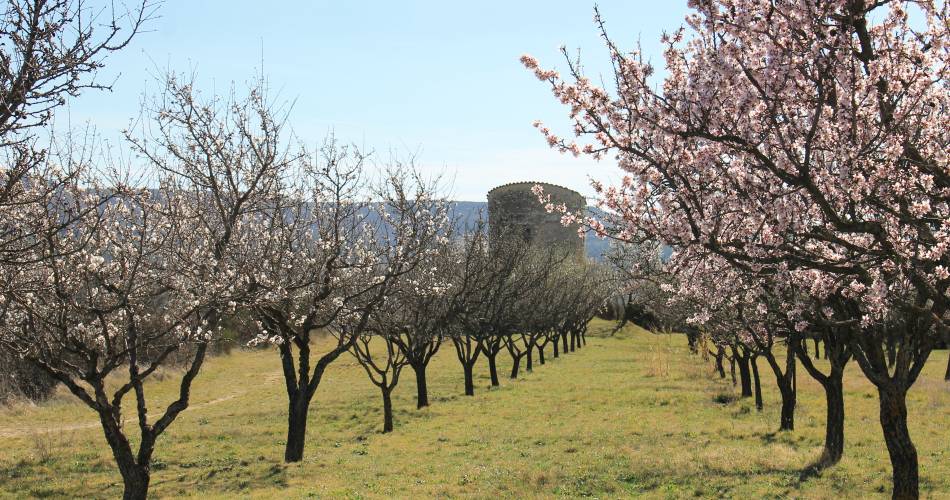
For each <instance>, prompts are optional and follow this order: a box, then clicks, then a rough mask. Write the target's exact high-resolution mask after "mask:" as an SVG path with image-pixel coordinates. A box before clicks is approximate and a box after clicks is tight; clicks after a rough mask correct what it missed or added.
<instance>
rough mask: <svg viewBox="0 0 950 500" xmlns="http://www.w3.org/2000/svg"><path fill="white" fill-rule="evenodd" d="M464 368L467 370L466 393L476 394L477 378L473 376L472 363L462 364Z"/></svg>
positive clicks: (469, 394) (468, 394)
mask: <svg viewBox="0 0 950 500" xmlns="http://www.w3.org/2000/svg"><path fill="white" fill-rule="evenodd" d="M462 370H463V371H465V395H466V396H474V395H475V380H474V378H473V377H472V365H469V364H462Z"/></svg>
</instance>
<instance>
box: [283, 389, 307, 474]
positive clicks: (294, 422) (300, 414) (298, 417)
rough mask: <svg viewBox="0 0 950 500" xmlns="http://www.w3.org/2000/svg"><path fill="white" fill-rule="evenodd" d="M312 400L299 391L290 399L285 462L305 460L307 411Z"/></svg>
mask: <svg viewBox="0 0 950 500" xmlns="http://www.w3.org/2000/svg"><path fill="white" fill-rule="evenodd" d="M309 407H310V398H307V397H306V395H305V394H303V393H301V391H298V392H297V394H295V395H294V396H293V397H291V398H290V403H289V405H288V413H287V415H288V418H287V444H286V445H285V446H284V461H285V462H288V463H291V462H299V461H301V460H302V459H303V448H304V443H305V442H306V439H307V410H308V409H309Z"/></svg>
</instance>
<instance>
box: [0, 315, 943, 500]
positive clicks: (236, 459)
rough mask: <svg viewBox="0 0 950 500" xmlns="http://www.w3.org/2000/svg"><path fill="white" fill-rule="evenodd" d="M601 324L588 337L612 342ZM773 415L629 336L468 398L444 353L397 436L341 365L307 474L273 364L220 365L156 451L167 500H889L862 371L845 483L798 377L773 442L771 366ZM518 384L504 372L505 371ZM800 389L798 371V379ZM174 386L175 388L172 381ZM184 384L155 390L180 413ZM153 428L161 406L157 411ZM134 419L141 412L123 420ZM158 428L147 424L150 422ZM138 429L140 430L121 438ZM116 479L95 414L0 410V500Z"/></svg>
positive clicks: (406, 399)
mask: <svg viewBox="0 0 950 500" xmlns="http://www.w3.org/2000/svg"><path fill="white" fill-rule="evenodd" d="M607 326H608V325H607V324H606V323H600V322H598V323H595V324H594V325H593V328H592V330H593V331H594V332H597V331H602V330H604V329H606V328H607ZM946 355H947V353H946V351H938V352H935V353H934V356H933V358H932V360H931V363H930V365H929V366H927V367H926V369H925V371H924V373H923V374H922V375H921V377H920V380H919V382H918V383H917V384H916V386H915V387H914V389H913V390H912V391H911V393H910V396H909V400H910V401H909V411H910V420H911V421H910V426H911V433H912V435H913V437H914V440H915V442H916V444H917V447H918V452H919V455H920V465H921V488H922V493H923V494H924V496H926V497H930V498H950V425H948V424H950V384H948V383H945V382H944V381H943V380H942V374H943V369H944V367H945V363H946V357H945V356H946ZM760 368H761V373H762V376H763V383H764V390H765V403H766V409H765V411H764V412H762V413H758V412H756V411H755V408H754V406H753V405H752V402H751V401H749V400H735V399H734V398H733V397H731V395H732V394H733V391H734V389H733V387H732V384H731V383H727V382H723V381H720V380H719V379H718V378H716V377H714V376H713V374H712V365H711V364H710V363H704V362H703V361H702V360H701V359H700V358H699V357H694V356H690V355H689V354H688V351H687V349H686V341H685V338H684V337H682V336H666V335H659V336H656V335H651V334H648V333H644V332H643V331H641V330H636V329H633V328H631V329H627V330H625V331H624V332H621V333H620V334H619V335H617V336H615V337H612V338H595V337H592V338H590V339H589V342H588V345H587V347H585V348H583V349H581V350H579V351H578V352H575V353H572V354H569V355H567V356H566V357H562V358H561V359H558V360H551V359H549V362H548V364H547V365H544V366H536V367H535V371H534V373H530V374H523V376H522V378H520V379H518V380H515V381H511V380H507V379H504V380H503V381H502V387H501V388H499V389H496V390H488V385H489V383H488V378H487V368H486V367H485V366H484V364H483V363H480V366H479V370H480V371H479V373H478V378H477V380H476V396H475V397H473V398H469V397H465V396H462V395H461V393H462V392H463V391H462V376H461V369H460V368H459V366H458V363H457V361H456V360H455V357H454V352H453V351H452V348H451V346H449V345H447V346H444V347H443V350H442V351H441V352H440V354H439V355H438V356H437V358H436V359H435V360H434V361H433V365H432V367H431V369H430V382H429V386H430V391H431V395H430V398H431V401H432V407H431V408H429V409H425V410H422V411H418V410H416V409H415V404H414V394H415V386H414V379H413V377H412V373H411V372H410V371H408V370H407V371H406V372H405V373H404V374H403V379H402V383H401V384H400V386H399V387H398V388H397V392H396V397H395V407H396V430H395V432H393V433H392V434H388V435H383V434H380V433H379V429H380V428H381V425H382V416H381V412H380V407H381V402H380V398H379V394H378V392H377V390H376V388H375V387H374V386H372V385H371V384H370V383H369V382H368V381H367V380H366V375H365V373H364V372H363V371H362V369H361V368H360V367H359V366H358V365H357V364H356V363H355V360H353V359H352V358H351V357H349V356H344V357H341V358H340V359H339V360H338V361H337V362H336V363H334V364H333V365H331V367H330V369H329V370H328V372H327V375H326V379H325V382H324V383H323V385H321V387H320V389H319V390H318V392H317V395H316V397H315V399H314V402H313V406H312V408H311V416H310V424H309V429H308V442H307V449H306V452H305V459H304V461H303V462H302V463H299V464H294V465H285V464H283V463H282V461H281V458H282V456H283V444H284V432H285V427H284V425H285V411H286V407H285V406H286V395H285V393H284V390H283V386H282V380H281V375H280V371H279V366H278V358H277V355H276V354H275V353H274V352H272V351H250V352H245V351H239V350H235V351H234V352H233V354H232V355H230V356H222V357H218V358H214V359H211V360H210V361H209V362H208V363H207V365H206V366H205V368H204V369H203V370H202V374H201V375H200V376H199V378H198V380H197V383H196V385H195V389H194V393H193V399H192V405H193V407H192V408H190V409H188V410H187V411H186V412H184V413H183V414H182V415H181V416H180V417H179V419H178V421H176V422H175V423H174V424H173V425H172V427H171V428H170V429H169V431H168V432H167V433H166V434H165V435H164V436H162V437H161V438H160V440H159V442H158V445H157V451H156V453H155V464H154V466H153V473H152V493H153V496H155V497H178V496H191V495H193V496H200V497H202V498H207V497H219V498H231V497H235V496H237V497H256V498H267V497H275V496H280V497H291V498H321V497H338V498H374V497H376V498H379V497H403V498H407V497H420V496H425V497H430V496H446V497H482V498H488V497H495V498H541V497H553V496H563V497H580V496H591V497H601V498H604V497H608V498H614V497H629V496H640V495H642V496H647V497H659V498H667V497H669V498H679V497H713V496H715V497H721V496H724V497H754V498H760V497H773V498H778V497H783V498H784V497H807V498H840V497H851V498H858V497H884V496H886V495H887V494H888V492H889V488H890V486H889V483H890V479H889V477H890V465H889V462H888V460H887V453H886V450H885V447H884V442H883V438H882V436H881V431H880V427H879V425H878V420H877V396H876V392H875V391H874V389H873V387H872V386H871V385H870V383H868V382H867V381H866V380H864V378H863V377H862V376H861V374H860V372H859V370H858V368H857V366H855V365H854V363H851V364H850V365H849V368H848V372H847V375H846V379H845V390H846V402H845V404H846V413H847V420H846V422H845V425H846V428H845V435H846V448H845V458H844V460H843V461H842V462H841V464H840V465H838V466H836V467H835V468H833V469H831V470H829V471H826V472H825V473H824V474H823V475H822V476H821V477H817V478H812V479H809V480H807V481H805V482H801V481H800V480H799V473H800V471H801V469H802V468H803V467H804V466H805V465H806V464H808V463H809V462H810V461H812V460H813V459H815V458H816V457H817V456H818V454H819V453H820V449H821V444H822V436H823V420H824V411H825V409H824V402H823V398H822V392H821V390H820V388H819V386H818V385H817V384H816V383H814V382H813V381H811V380H810V379H808V378H807V377H806V376H805V375H804V373H800V374H799V377H800V378H799V408H798V412H797V415H796V424H797V426H798V429H796V430H795V431H794V432H792V433H782V434H777V433H775V432H774V431H775V429H776V428H777V426H778V406H779V404H778V403H779V399H778V398H779V396H778V391H777V389H775V388H774V381H773V377H772V374H771V371H770V370H769V369H768V367H767V366H766V364H765V363H764V362H761V363H760ZM500 369H502V370H503V372H502V373H507V360H506V362H505V363H503V366H502V367H500ZM801 371H802V372H804V370H801ZM172 375H174V374H172ZM176 381H177V378H176V377H173V376H170V377H167V378H166V379H165V380H163V381H157V382H154V383H152V384H151V385H150V386H149V387H148V389H149V391H150V394H153V395H154V397H156V398H157V399H162V400H165V401H167V400H169V399H170V398H171V397H172V396H173V393H174V390H175V389H176V386H175V382H176ZM153 408H155V409H153V410H152V411H153V413H157V411H158V410H157V406H156V405H153ZM129 411H131V409H130V410H129ZM153 418H154V415H153ZM128 425H129V427H130V429H131V426H132V425H133V424H132V423H131V422H130V423H129V424H128ZM120 494H121V480H120V478H119V475H118V473H117V472H116V470H115V466H114V465H113V461H112V458H111V455H110V454H109V451H108V448H107V447H106V445H105V442H104V440H103V438H102V436H101V431H100V430H99V428H98V426H97V424H96V419H95V416H94V414H93V413H92V412H91V410H88V409H87V408H86V407H85V406H83V405H81V404H80V403H78V402H77V401H76V400H74V399H72V398H71V397H69V396H68V395H66V394H62V395H59V396H57V397H56V398H54V399H53V400H52V401H50V402H48V403H44V404H42V405H39V406H26V405H21V406H16V407H14V408H11V409H6V410H0V496H3V497H18V498H20V497H24V496H34V497H84V498H96V497H103V498H114V497H116V496H119V495H120Z"/></svg>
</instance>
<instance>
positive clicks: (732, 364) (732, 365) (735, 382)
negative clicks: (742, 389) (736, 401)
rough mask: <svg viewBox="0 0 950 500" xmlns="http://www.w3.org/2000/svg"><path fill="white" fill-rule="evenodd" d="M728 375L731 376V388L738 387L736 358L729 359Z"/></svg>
mask: <svg viewBox="0 0 950 500" xmlns="http://www.w3.org/2000/svg"><path fill="white" fill-rule="evenodd" d="M729 375H731V376H732V386H733V387H735V386H737V385H739V382H738V380H737V379H736V358H735V357H732V358H729Z"/></svg>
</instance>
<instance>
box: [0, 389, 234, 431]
mask: <svg viewBox="0 0 950 500" xmlns="http://www.w3.org/2000/svg"><path fill="white" fill-rule="evenodd" d="M244 394H245V392H235V393H232V394H229V395H227V396H223V397H220V398H217V399H212V400H211V401H206V402H204V403H198V404H193V405H190V406H188V408H187V409H186V410H185V411H192V410H200V409H201V408H206V407H208V406H214V405H217V404H221V403H224V402H225V401H230V400H232V399H234V398H236V397H238V396H243V395H244ZM136 421H137V419H136V418H135V417H129V418H126V419H125V420H123V421H122V422H123V424H124V425H128V424H131V423H134V422H136ZM99 425H100V423H99V421H97V420H92V421H89V422H83V423H76V424H64V425H56V426H47V427H43V428H39V427H0V438H16V437H24V436H34V435H38V434H51V433H54V432H59V433H63V432H71V431H79V430H84V429H95V428H97V427H99Z"/></svg>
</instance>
